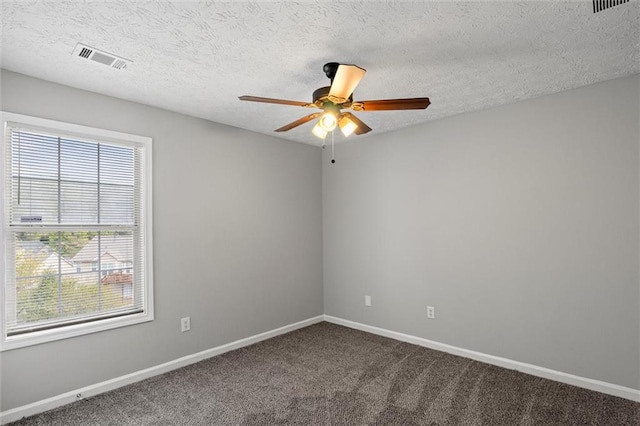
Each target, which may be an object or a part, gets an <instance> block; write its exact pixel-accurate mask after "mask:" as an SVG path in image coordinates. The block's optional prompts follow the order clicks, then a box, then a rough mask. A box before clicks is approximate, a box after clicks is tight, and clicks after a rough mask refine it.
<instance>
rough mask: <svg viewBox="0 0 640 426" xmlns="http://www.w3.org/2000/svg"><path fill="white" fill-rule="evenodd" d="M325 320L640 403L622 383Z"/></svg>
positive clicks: (638, 395) (636, 393)
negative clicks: (620, 384)
mask: <svg viewBox="0 0 640 426" xmlns="http://www.w3.org/2000/svg"><path fill="white" fill-rule="evenodd" d="M324 320H325V321H327V322H331V323H334V324H339V325H343V326H345V327H349V328H354V329H356V330H361V331H366V332H368V333H373V334H377V335H379V336H384V337H389V338H391V339H395V340H400V341H402V342H407V343H412V344H414V345H419V346H424V347H426V348H430V349H435V350H438V351H442V352H448V353H450V354H453V355H458V356H462V357H465V358H470V359H473V360H476V361H481V362H484V363H487V364H492V365H497V366H499V367H504V368H508V369H510V370H517V371H521V372H523V373H527V374H531V375H533V376H537V377H542V378H545V379H550V380H555V381H556V382H561V383H566V384H569V385H573V386H578V387H581V388H585V389H590V390H594V391H597V392H602V393H605V394H608V395H613V396H618V397H621V398H625V399H630V400H631V401H636V402H640V390H638V389H632V388H627V387H624V386H619V385H615V384H613V383H607V382H603V381H600V380H594V379H588V378H585V377H580V376H575V375H573V374H568V373H563V372H561V371H556V370H551V369H549V368H544V367H538V366H537V365H533V364H527V363H525V362H520V361H514V360H512V359H508V358H502V357H499V356H493V355H488V354H484V353H482V352H476V351H471V350H468V349H463V348H459V347H457V346H451V345H447V344H444V343H439V342H434V341H433V340H428V339H423V338H422V337H416V336H411V335H409V334H403V333H398V332H396V331H391V330H386V329H384V328H378V327H373V326H370V325H366V324H361V323H358V322H354V321H349V320H345V319H342V318H337V317H333V316H330V315H325V316H324Z"/></svg>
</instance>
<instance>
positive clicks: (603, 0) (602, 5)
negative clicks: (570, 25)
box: [593, 0, 629, 13]
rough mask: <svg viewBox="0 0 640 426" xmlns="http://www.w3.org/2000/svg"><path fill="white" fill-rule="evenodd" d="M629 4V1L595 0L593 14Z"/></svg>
mask: <svg viewBox="0 0 640 426" xmlns="http://www.w3.org/2000/svg"><path fill="white" fill-rule="evenodd" d="M628 2H629V0H593V13H598V12H602V11H603V10H605V9H609V8H610V7H613V6H618V5H620V4H623V3H628Z"/></svg>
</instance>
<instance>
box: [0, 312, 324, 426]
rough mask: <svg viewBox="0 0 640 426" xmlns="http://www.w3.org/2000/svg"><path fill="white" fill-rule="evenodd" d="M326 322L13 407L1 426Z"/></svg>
mask: <svg viewBox="0 0 640 426" xmlns="http://www.w3.org/2000/svg"><path fill="white" fill-rule="evenodd" d="M323 320H324V316H323V315H318V316H317V317H313V318H309V319H306V320H303V321H299V322H296V323H293V324H289V325H285V326H284V327H280V328H276V329H274V330H271V331H266V332H264V333H260V334H256V335H254V336H250V337H246V338H244V339H240V340H236V341H235V342H231V343H227V344H226V345H222V346H217V347H215V348H211V349H207V350H204V351H202V352H198V353H195V354H191V355H187V356H183V357H182V358H178V359H174V360H173V361H169V362H165V363H164V364H160V365H156V366H154V367H150V368H145V369H144V370H139V371H135V372H133V373H130V374H125V375H124V376H120V377H116V378H114V379H110V380H105V381H104V382H100V383H96V384H94V385H89V386H85V387H83V388H80V389H76V390H73V391H70V392H65V393H63V394H60V395H56V396H53V397H51V398H47V399H43V400H40V401H36V402H34V403H31V404H27V405H22V406H20V407H16V408H12V409H10V410H7V411H3V412H0V425H4V424H7V423H10V422H14V421H16V420H20V419H21V418H23V417H27V416H32V415H34V414H38V413H42V412H44V411H48V410H52V409H54V408H57V407H60V406H63V405H66V404H70V403H72V402H74V401H77V400H79V399H84V398H88V397H90V396H95V395H98V394H101V393H103V392H108V391H110V390H113V389H117V388H119V387H122V386H126V385H130V384H132V383H136V382H139V381H141V380H144V379H148V378H149V377H153V376H157V375H159V374H163V373H166V372H168V371H171V370H175V369H177V368H181V367H184V366H187V365H189V364H193V363H196V362H198V361H202V360H204V359H207V358H211V357H214V356H216V355H220V354H223V353H225V352H229V351H233V350H235V349H239V348H242V347H245V346H249V345H252V344H254V343H258V342H261V341H263V340H266V339H270V338H272V337H276V336H279V335H281V334H284V333H288V332H290V331H294V330H297V329H299V328H303V327H307V326H310V325H313V324H317V323H319V322H322V321H323Z"/></svg>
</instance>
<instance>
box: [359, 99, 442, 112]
mask: <svg viewBox="0 0 640 426" xmlns="http://www.w3.org/2000/svg"><path fill="white" fill-rule="evenodd" d="M357 103H359V104H362V110H363V111H390V110H397V109H425V108H426V107H428V106H429V104H431V102H429V98H406V99H383V100H377V101H358V102H357Z"/></svg>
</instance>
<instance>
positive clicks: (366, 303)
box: [364, 296, 371, 306]
mask: <svg viewBox="0 0 640 426" xmlns="http://www.w3.org/2000/svg"><path fill="white" fill-rule="evenodd" d="M364 306H371V296H365V297H364Z"/></svg>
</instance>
